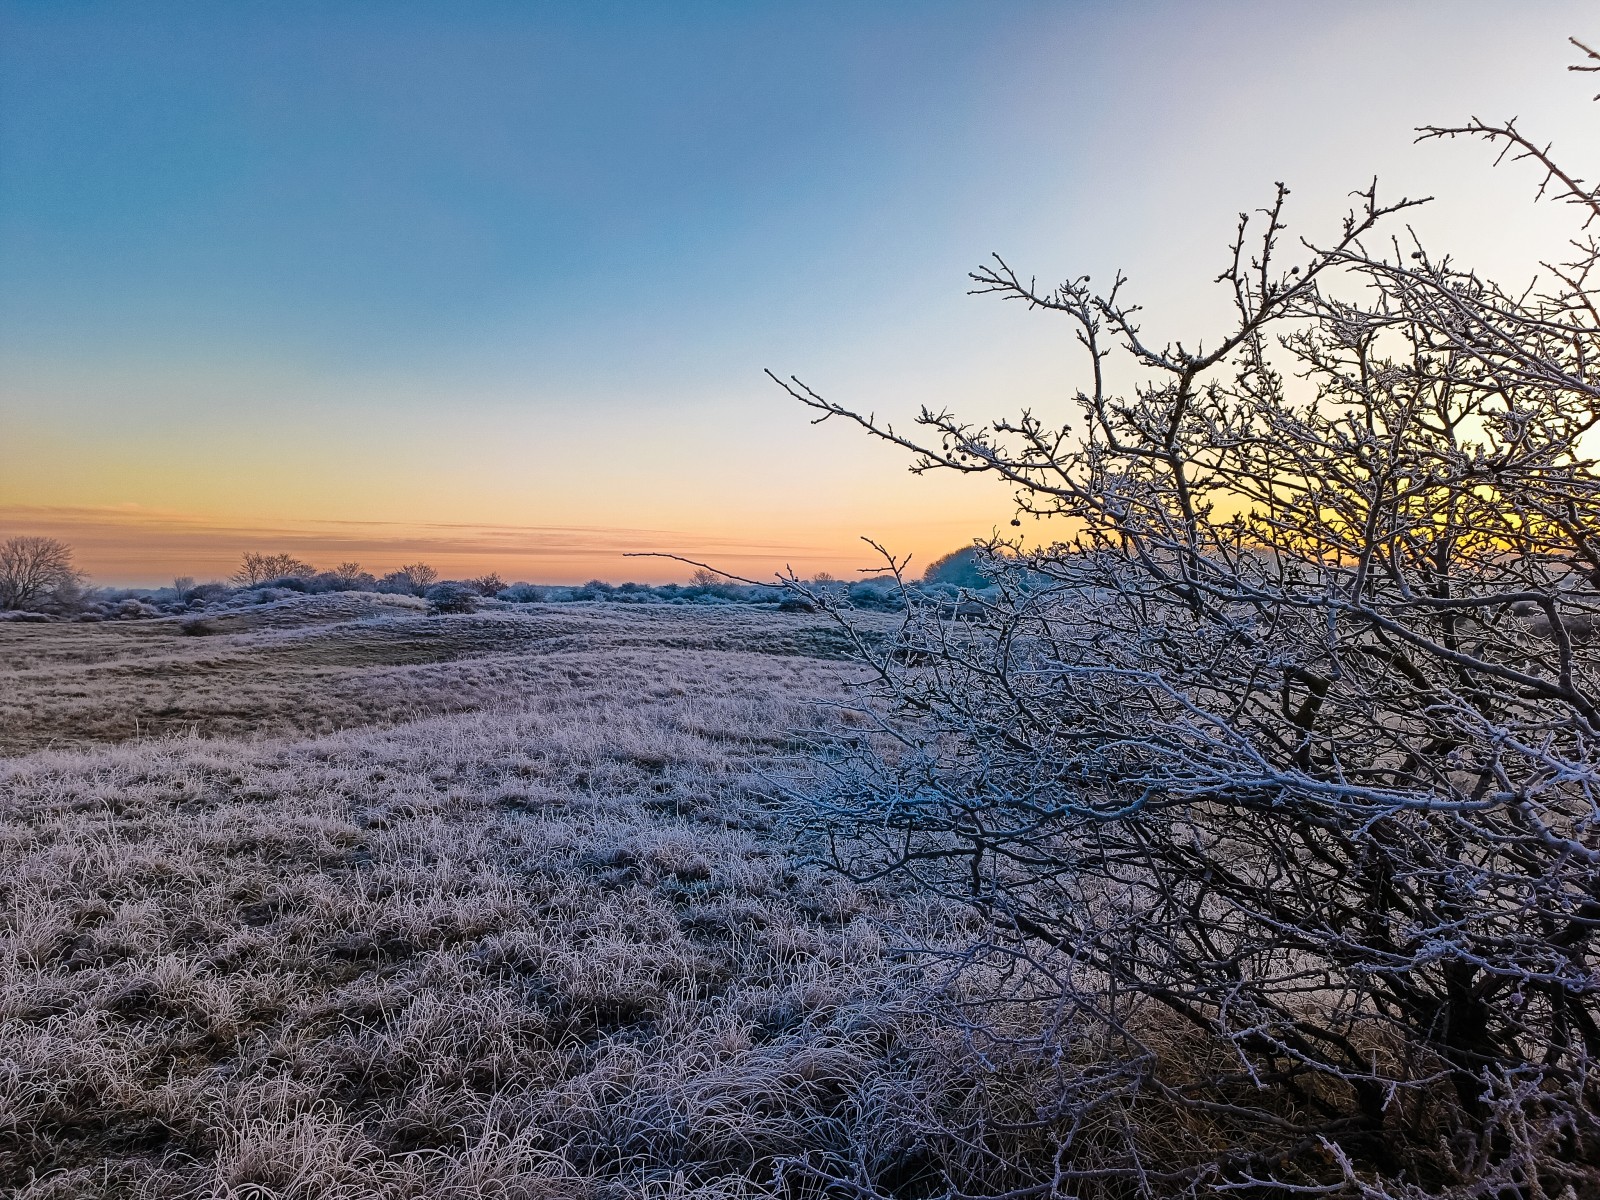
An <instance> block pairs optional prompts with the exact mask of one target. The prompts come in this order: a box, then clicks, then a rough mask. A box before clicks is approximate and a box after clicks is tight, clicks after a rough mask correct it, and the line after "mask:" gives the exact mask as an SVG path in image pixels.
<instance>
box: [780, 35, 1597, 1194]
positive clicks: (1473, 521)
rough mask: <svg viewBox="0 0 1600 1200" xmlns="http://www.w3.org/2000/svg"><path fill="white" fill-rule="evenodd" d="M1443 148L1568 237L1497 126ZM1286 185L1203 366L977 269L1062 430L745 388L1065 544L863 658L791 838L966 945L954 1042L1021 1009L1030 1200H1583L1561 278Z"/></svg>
mask: <svg viewBox="0 0 1600 1200" xmlns="http://www.w3.org/2000/svg"><path fill="white" fill-rule="evenodd" d="M1585 52H1586V53H1587V54H1588V56H1589V60H1590V61H1589V62H1588V63H1586V64H1585V65H1586V69H1594V68H1595V67H1596V66H1597V65H1600V57H1597V56H1596V55H1594V54H1593V53H1592V52H1589V51H1587V50H1586V51H1585ZM1452 136H1474V137H1481V138H1483V139H1486V140H1487V141H1489V142H1491V143H1492V144H1494V145H1496V146H1499V147H1501V148H1503V149H1504V150H1506V151H1508V152H1509V153H1510V154H1511V155H1512V156H1514V157H1518V158H1523V159H1527V160H1530V161H1532V162H1533V163H1534V164H1535V165H1537V166H1538V167H1539V168H1540V170H1541V172H1542V173H1543V175H1544V186H1543V187H1542V188H1541V192H1540V194H1541V196H1543V197H1546V198H1551V197H1553V198H1555V199H1558V200H1562V201H1565V202H1568V203H1569V204H1570V205H1573V206H1576V208H1575V210H1576V211H1577V212H1578V213H1579V214H1580V216H1581V217H1582V219H1583V223H1584V225H1585V226H1586V227H1587V224H1588V222H1590V221H1593V220H1594V219H1595V218H1596V217H1600V190H1596V189H1594V188H1591V187H1590V186H1589V185H1586V184H1584V183H1582V182H1580V181H1579V180H1578V179H1577V178H1576V177H1575V176H1573V175H1571V174H1569V173H1567V172H1566V171H1565V170H1563V168H1562V167H1561V166H1560V165H1559V164H1558V163H1557V162H1556V160H1555V159H1554V158H1552V157H1551V155H1550V153H1549V151H1548V149H1547V148H1545V147H1543V146H1541V145H1540V144H1538V143H1535V142H1533V141H1531V140H1529V139H1527V138H1525V137H1524V136H1523V135H1522V134H1521V133H1520V132H1519V131H1518V130H1517V128H1516V126H1515V124H1514V123H1507V124H1504V125H1491V124H1486V123H1483V122H1478V121H1474V122H1472V123H1470V124H1468V125H1465V126H1460V127H1449V128H1428V129H1425V130H1423V131H1422V137H1423V138H1440V137H1452ZM1287 196H1288V189H1287V188H1284V187H1282V186H1281V185H1280V186H1279V187H1278V189H1277V193H1276V195H1275V197H1274V199H1273V201H1272V203H1271V204H1269V205H1268V206H1267V208H1266V209H1264V210H1263V211H1261V212H1260V213H1259V214H1255V215H1252V216H1245V217H1241V219H1240V223H1239V228H1238V232H1237V236H1236V238H1235V239H1234V241H1233V243H1232V246H1231V249H1230V252H1229V256H1228V262H1227V265H1226V266H1225V268H1224V270H1223V271H1222V273H1221V275H1220V277H1219V279H1220V282H1222V283H1223V284H1224V285H1225V286H1226V287H1227V288H1228V289H1229V292H1230V294H1231V297H1232V301H1233V306H1234V320H1233V323H1232V326H1231V328H1228V329H1227V330H1225V331H1224V332H1223V333H1222V335H1221V336H1220V337H1214V338H1212V339H1210V340H1209V342H1208V343H1207V344H1208V345H1209V348H1202V344H1201V342H1199V341H1198V340H1191V339H1185V340H1183V341H1181V342H1180V341H1170V342H1162V341H1156V340H1153V339H1152V338H1151V337H1150V335H1149V334H1147V333H1146V332H1145V331H1144V330H1143V329H1142V327H1141V325H1140V323H1139V319H1138V309H1137V308H1135V307H1134V306H1133V305H1131V304H1130V303H1129V302H1128V301H1127V299H1126V298H1125V296H1124V291H1125V287H1124V283H1123V281H1122V279H1121V278H1120V277H1119V278H1118V279H1117V280H1116V282H1115V283H1114V284H1113V285H1112V286H1111V288H1110V290H1109V291H1107V292H1105V293H1099V292H1096V291H1095V290H1093V289H1092V288H1091V286H1090V283H1089V280H1088V279H1087V278H1083V279H1077V280H1073V281H1071V282H1068V283H1066V284H1063V285H1062V286H1060V287H1059V288H1056V289H1053V290H1047V289H1041V288H1039V287H1038V286H1036V284H1035V283H1034V282H1032V281H1031V280H1025V279H1024V278H1023V277H1021V276H1020V275H1018V274H1017V273H1016V272H1014V271H1013V270H1012V269H1011V268H1010V267H1009V266H1007V265H1006V264H1005V263H1004V262H1003V261H1000V260H999V259H996V260H995V261H994V263H993V264H992V265H990V266H988V267H985V268H983V269H982V270H980V271H978V272H977V273H975V274H974V275H973V277H972V278H973V280H974V284H975V291H977V292H981V293H993V294H997V295H999V296H1001V297H1002V298H1006V299H1015V300H1020V301H1021V302H1022V303H1023V304H1024V305H1026V306H1027V307H1028V308H1029V309H1033V310H1039V311H1043V312H1045V313H1048V314H1051V315H1053V316H1056V317H1059V318H1062V319H1064V320H1066V321H1067V322H1068V323H1069V324H1070V325H1071V326H1072V327H1073V329H1074V332H1075V334H1076V336H1077V339H1078V342H1079V343H1080V345H1081V346H1082V348H1083V352H1084V358H1085V367H1086V380H1087V382H1086V384H1085V386H1084V387H1083V388H1082V390H1081V391H1080V392H1079V393H1078V395H1077V407H1078V408H1079V410H1080V411H1081V414H1082V423H1081V425H1080V426H1078V427H1077V428H1073V427H1072V426H1070V425H1069V424H1067V423H1066V422H1064V421H1061V420H1057V419H1054V418H1050V417H1046V416H1044V415H1041V414H1038V413H1034V412H1023V413H1022V414H1020V415H1019V416H1017V417H1014V418H1009V419H1002V420H998V421H993V422H983V423H970V422H967V421H964V420H961V419H960V418H958V417H956V416H954V415H952V414H951V413H948V412H931V411H927V410H924V412H923V413H922V416H921V418H920V425H921V427H922V432H921V433H919V434H917V435H916V436H907V435H903V434H901V433H899V432H897V431H895V430H894V429H892V428H890V427H888V426H886V425H883V424H881V423H879V422H877V421H876V420H874V419H873V418H872V417H870V416H863V415H860V414H859V413H857V412H855V411H853V410H851V409H849V408H847V407H844V406H842V405H840V404H837V403H835V402H833V401H830V400H828V399H826V398H824V397H823V396H821V395H819V394H817V393H816V392H814V391H813V390H811V389H810V388H808V387H806V386H805V385H804V384H801V383H800V382H799V381H798V380H791V381H789V382H788V383H786V384H784V386H785V387H787V388H788V390H789V391H790V392H791V394H792V395H794V396H795V397H796V398H797V399H798V400H799V401H801V402H802V403H804V404H806V405H809V406H810V407H812V408H813V409H815V410H817V411H818V412H819V413H820V414H821V415H822V418H823V419H826V418H829V417H839V418H843V419H846V420H850V421H854V422H857V423H858V424H860V425H862V426H863V427H865V428H866V429H868V430H869V431H871V432H872V433H874V434H876V435H878V436H880V437H884V438H887V439H889V440H891V441H893V442H896V443H898V444H900V445H901V446H903V447H906V448H907V449H909V450H910V451H911V452H912V453H913V454H914V455H916V462H915V465H914V468H913V469H915V470H919V471H923V470H952V471H958V472H967V473H975V474H987V475H992V476H998V477H1000V478H1001V479H1004V480H1006V481H1007V482H1008V483H1010V484H1011V485H1013V486H1014V487H1015V489H1016V494H1017V502H1018V510H1019V511H1018V519H1019V522H1020V520H1021V519H1022V518H1025V517H1038V518H1042V519H1047V520H1056V521H1060V522H1061V524H1062V525H1063V526H1064V527H1065V530H1066V532H1064V533H1063V534H1062V536H1061V537H1060V539H1059V540H1057V541H1055V542H1053V543H1051V544H1048V545H1044V546H1042V547H1041V546H1030V545H1029V544H1026V543H1024V542H1022V541H1021V540H1018V541H1015V542H1012V543H1009V544H1004V543H1000V542H998V541H997V542H996V543H994V544H992V545H990V546H989V547H988V548H987V549H986V551H985V553H984V554H983V571H984V573H985V574H986V575H988V576H989V577H991V578H992V579H993V580H995V582H996V584H997V586H998V598H997V599H995V600H994V601H992V602H989V603H987V604H986V605H985V606H984V613H983V616H982V618H981V619H978V620H970V621H961V620H941V619H938V618H936V617H934V616H930V615H929V610H927V609H926V608H920V609H919V608H916V607H912V608H911V609H909V610H908V614H907V616H906V618H905V623H904V625H903V627H902V628H901V630H900V632H899V635H898V637H897V638H896V639H894V640H893V642H892V644H889V645H887V646H876V647H875V646H874V645H873V644H872V643H871V642H870V641H868V640H867V639H865V638H863V639H862V640H861V643H860V645H861V649H862V652H863V654H864V655H867V656H869V657H870V659H871V660H872V661H873V662H874V663H875V666H876V674H877V684H876V687H877V689H878V697H879V700H878V705H877V707H878V711H879V712H880V714H881V716H880V720H879V725H878V729H877V735H876V737H861V736H852V737H851V738H850V739H847V740H839V741H837V742H835V743H834V744H833V746H832V758H831V764H832V768H833V778H834V784H833V785H832V786H831V787H829V788H827V789H826V790H825V791H824V792H823V794H822V795H820V796H819V797H816V798H815V803H816V804H817V807H818V811H819V813H820V814H821V816H822V818H823V820H824V822H825V823H826V825H827V826H828V827H829V830H830V832H831V833H832V834H833V835H834V837H835V841H834V845H835V847H836V861H837V864H838V865H839V866H840V867H841V868H842V869H844V870H845V871H847V872H848V873H850V874H851V875H852V876H854V877H856V878H858V879H877V878H882V877H884V876H890V877H897V878H901V879H908V880H912V881H914V882H915V883H916V884H918V885H919V886H920V887H922V888H924V889H926V890H928V891H930V892H933V893H936V894H939V895H943V896H947V897H950V898H954V899H958V900H960V901H962V902H963V903H966V904H969V905H971V906H972V907H973V908H974V909H975V910H976V912H977V913H978V914H980V915H981V917H982V918H983V921H984V922H985V925H984V929H985V934H984V936H983V938H981V939H980V941H979V944H977V945H976V946H975V947H974V948H973V950H972V952H971V954H970V955H969V956H968V957H967V958H966V959H965V960H964V962H965V965H966V967H967V968H970V969H969V970H967V972H966V975H965V979H964V981H963V982H962V983H961V985H960V987H959V988H958V989H957V994H958V995H959V996H960V997H962V998H963V999H964V1001H965V1002H967V1003H968V1004H969V1005H970V1007H969V1008H968V1009H967V1010H966V1011H967V1015H968V1017H969V1018H970V1019H971V1020H972V1021H973V1029H974V1033H975V1035H977V1036H985V1037H988V1038H989V1039H991V1040H992V1042H996V1043H997V1042H999V1041H1003V1040H1005V1039H1006V1038H1008V1037H1013V1036H1018V1035H1017V1030H1018V1029H1020V1028H1024V1027H1023V1026H1019V1024H1018V1018H1017V1016H1016V1013H1017V1012H1018V1011H1020V1009H1018V1008H1017V1007H1016V1005H1017V1002H1019V1001H1021V1000H1027V1001H1029V1003H1030V1004H1032V1005H1033V1006H1034V1007H1033V1008H1032V1009H1031V1010H1030V1011H1033V1012H1035V1013H1037V1012H1038V1011H1039V1008H1038V1006H1039V1005H1041V1004H1043V1005H1045V1006H1046V1007H1047V1008H1049V1010H1050V1011H1051V1012H1053V1013H1055V1014H1056V1017H1055V1018H1054V1020H1053V1021H1052V1022H1047V1023H1040V1022H1038V1021H1036V1022H1035V1024H1034V1025H1032V1026H1029V1027H1026V1028H1029V1029H1031V1030H1032V1033H1031V1036H1034V1037H1037V1038H1038V1039H1039V1041H1040V1043H1042V1045H1043V1046H1044V1047H1045V1048H1046V1049H1047V1050H1048V1051H1049V1052H1050V1054H1051V1055H1052V1056H1053V1057H1052V1059H1051V1061H1053V1062H1055V1063H1056V1064H1057V1065H1058V1066H1059V1068H1060V1069H1061V1070H1062V1072H1063V1081H1062V1084H1061V1089H1060V1095H1061V1102H1060V1106H1059V1109H1058V1110H1057V1111H1056V1112H1055V1113H1053V1114H1041V1116H1040V1118H1039V1119H1040V1120H1046V1119H1053V1120H1057V1121H1059V1123H1060V1128H1061V1130H1062V1133H1061V1138H1062V1151H1061V1155H1060V1158H1059V1162H1058V1167H1057V1172H1056V1176H1055V1178H1054V1180H1053V1181H1052V1183H1051V1184H1050V1185H1048V1186H1045V1187H1041V1188H1040V1189H1038V1190H1037V1191H1034V1192H1029V1193H1027V1194H1030V1195H1041V1196H1042V1195H1055V1194H1063V1195H1065V1194H1080V1193H1082V1192H1083V1191H1084V1190H1085V1189H1089V1188H1093V1187H1100V1188H1103V1189H1105V1190H1106V1191H1108V1192H1113V1193H1115V1194H1140V1195H1153V1194H1165V1193H1174V1192H1185V1193H1189V1192H1198V1191H1202V1190H1211V1189H1217V1188H1225V1189H1229V1190H1246V1191H1250V1190H1251V1189H1256V1190H1255V1191H1253V1192H1252V1193H1251V1194H1273V1195H1283V1194H1293V1193H1296V1192H1303V1193H1305V1194H1323V1195H1332V1194H1339V1195H1352V1196H1355V1195H1360V1196H1373V1197H1376V1196H1401V1195H1406V1196H1415V1195H1424V1194H1449V1195H1451V1196H1461V1197H1466V1196H1474V1197H1477V1196H1482V1197H1490V1196H1495V1197H1499V1196H1513V1195H1515V1196H1539V1195H1549V1196H1554V1195H1557V1194H1568V1195H1570V1194H1573V1193H1572V1192H1565V1193H1563V1189H1566V1188H1573V1189H1576V1190H1577V1193H1578V1194H1583V1195H1590V1194H1596V1189H1597V1188H1600V1118H1597V1112H1600V1019H1597V1006H1600V956H1597V951H1596V945H1595V941H1596V936H1597V930H1600V661H1597V659H1600V636H1597V630H1596V624H1595V622H1596V615H1597V613H1600V474H1597V471H1596V465H1595V463H1594V461H1593V460H1592V459H1591V458H1590V457H1588V455H1587V454H1586V453H1585V448H1584V439H1585V437H1586V436H1589V435H1591V431H1592V430H1593V429H1594V427H1595V425H1596V424H1597V423H1600V310H1597V308H1596V299H1597V297H1596V293H1595V290H1594V288H1593V284H1592V281H1593V278H1594V273H1595V270H1596V264H1597V262H1600V244H1597V243H1596V241H1595V240H1594V239H1593V238H1591V237H1589V236H1588V235H1587V233H1584V232H1581V231H1580V233H1579V234H1578V236H1577V240H1576V241H1575V242H1574V246H1575V253H1574V255H1573V258H1572V261H1571V262H1568V263H1564V264H1556V265H1553V266H1549V267H1547V269H1546V270H1545V273H1544V282H1543V283H1542V284H1539V285H1536V286H1534V287H1531V288H1528V289H1505V288H1502V287H1500V286H1497V285H1496V284H1494V283H1493V282H1491V281H1489V280H1486V279H1483V278H1482V277H1480V276H1479V275H1477V274H1476V273H1474V272H1473V271H1472V270H1470V269H1468V268H1465V267H1460V266H1457V265H1455V263H1453V262H1452V261H1451V260H1450V259H1448V258H1442V257H1436V256H1434V255H1432V254H1431V253H1429V252H1428V251H1427V250H1426V249H1425V248H1424V247H1423V246H1422V245H1420V244H1418V243H1417V242H1416V241H1415V240H1413V239H1410V238H1409V237H1408V238H1407V239H1406V240H1404V241H1402V240H1399V239H1397V238H1387V239H1385V238H1383V236H1382V228H1386V222H1387V221H1388V219H1389V218H1390V217H1392V216H1393V215H1394V214H1395V213H1397V212H1399V211H1401V210H1403V209H1405V208H1406V207H1408V204H1409V202H1407V201H1403V200H1402V201H1399V202H1396V203H1389V204H1386V203H1383V202H1381V201H1380V200H1379V198H1378V194H1377V191H1376V187H1375V186H1374V187H1373V188H1372V189H1369V190H1367V191H1365V192H1363V193H1361V194H1360V204H1359V206H1358V207H1357V208H1356V209H1355V210H1354V211H1353V212H1352V213H1351V214H1350V215H1349V217H1348V218H1347V219H1346V221H1345V222H1344V225H1343V227H1342V229H1341V230H1340V231H1339V233H1338V234H1337V236H1335V237H1334V238H1333V239H1332V240H1331V241H1330V242H1328V243H1326V244H1321V245H1317V244H1313V243H1311V242H1301V243H1299V244H1298V245H1293V246H1290V245H1286V243H1285V242H1284V240H1283V238H1282V234H1283V230H1284V223H1283V219H1284V211H1285V201H1286V198H1287ZM1286 260H1287V261H1286ZM1113 354H1121V355H1124V356H1126V357H1127V358H1128V359H1130V360H1131V362H1132V363H1133V364H1135V365H1136V366H1137V367H1138V368H1139V369H1140V370H1141V371H1142V372H1143V373H1144V376H1145V381H1144V382H1143V383H1142V384H1141V385H1139V386H1138V387H1137V388H1136V389H1134V391H1133V392H1132V393H1131V394H1119V393H1117V392H1114V391H1112V390H1111V389H1110V388H1109V386H1108V384H1107V382H1106V380H1107V365H1108V359H1109V358H1110V357H1111V356H1112V355H1113ZM891 561H892V560H891ZM817 599H818V601H819V603H823V604H825V603H826V602H827V598H826V597H825V596H819V597H817ZM1184 1031H1187V1032H1186V1033H1185V1032H1184ZM1086 1046H1091V1047H1092V1051H1091V1050H1085V1049H1084V1047H1086ZM1178 1114H1181V1115H1178ZM1151 1123H1160V1126H1161V1127H1160V1130H1159V1136H1157V1134H1155V1133H1152V1132H1151ZM1152 1138H1155V1139H1156V1140H1157V1141H1159V1142H1160V1144H1161V1146H1162V1147H1163V1151H1162V1156H1161V1158H1160V1160H1159V1161H1151V1159H1150V1157H1149V1156H1148V1155H1147V1154H1145V1153H1143V1151H1142V1147H1144V1148H1147V1147H1148V1146H1149V1145H1150V1144H1152V1141H1151V1139H1152ZM1053 1189H1056V1190H1053ZM1016 1194H1018V1195H1020V1194H1022V1193H1016Z"/></svg>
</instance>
